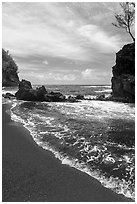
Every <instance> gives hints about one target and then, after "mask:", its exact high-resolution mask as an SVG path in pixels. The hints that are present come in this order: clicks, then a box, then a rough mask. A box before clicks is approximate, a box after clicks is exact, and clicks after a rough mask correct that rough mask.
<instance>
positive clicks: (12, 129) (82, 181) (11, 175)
mask: <svg viewBox="0 0 137 204" xmlns="http://www.w3.org/2000/svg"><path fill="white" fill-rule="evenodd" d="M8 108H9V105H6V104H5V105H3V112H2V113H3V115H2V120H3V121H2V122H3V123H2V134H3V135H2V138H3V139H2V147H3V148H2V153H3V157H2V158H3V159H2V165H3V166H2V171H3V180H2V182H3V188H2V190H3V196H2V197H3V202H17V201H18V202H23V201H26V202H27V201H31V202H33V201H35V202H36V201H37V202H41V201H43V202H44V201H45V202H46V201H47V202H131V201H132V200H131V199H128V198H125V197H124V196H122V195H118V194H116V193H114V192H112V191H111V190H109V189H107V188H104V187H103V186H102V185H101V184H100V182H98V181H97V180H96V179H94V178H92V177H90V176H88V175H87V174H85V173H83V172H81V171H79V170H77V169H74V168H71V167H69V166H67V165H62V164H61V162H60V161H59V160H58V159H56V158H55V157H54V155H53V154H52V153H51V152H49V151H45V150H43V149H42V148H40V147H39V146H38V145H37V144H36V143H35V142H34V141H33V139H32V138H31V135H30V133H29V131H27V130H26V129H25V128H24V127H23V126H22V125H21V124H17V123H15V122H13V121H11V119H10V115H9V114H7V113H6V112H5V111H6V110H7V109H8Z"/></svg>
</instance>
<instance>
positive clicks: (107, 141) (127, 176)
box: [3, 85, 135, 200]
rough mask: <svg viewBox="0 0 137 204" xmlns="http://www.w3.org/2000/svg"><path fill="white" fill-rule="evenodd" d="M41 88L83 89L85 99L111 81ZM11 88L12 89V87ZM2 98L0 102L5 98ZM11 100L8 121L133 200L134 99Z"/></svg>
mask: <svg viewBox="0 0 137 204" xmlns="http://www.w3.org/2000/svg"><path fill="white" fill-rule="evenodd" d="M46 87H47V89H48V90H50V91H60V92H61V93H63V94H65V95H66V96H67V95H77V94H83V95H85V97H86V98H94V97H95V96H96V95H98V94H103V93H104V94H108V93H110V92H111V88H110V86H84V85H81V86H80V85H79V86H78V85H77V86H73V85H72V86H61V85H60V86H59V85H58V86H55V85H54V86H46ZM8 91H10V90H8ZM11 91H12V92H13V93H14V92H15V91H16V89H11ZM11 91H10V92H11ZM3 92H7V89H3ZM6 100H7V99H6ZM6 100H4V103H6V102H9V100H8V101H6ZM11 103H12V108H11V118H12V120H14V121H16V122H21V123H22V124H23V125H24V126H25V128H27V129H28V130H29V131H30V133H31V135H32V138H33V139H34V141H35V142H36V143H37V144H38V145H40V146H41V147H42V148H43V149H45V150H49V151H51V152H53V154H54V155H55V157H57V158H58V159H60V160H61V162H62V164H65V165H69V166H71V167H75V168H77V169H79V170H81V171H83V172H85V173H87V174H89V175H90V176H92V177H94V178H96V179H98V180H99V181H100V182H101V183H102V185H103V186H105V187H107V188H110V189H111V190H113V191H115V192H116V193H118V194H123V195H124V196H126V197H129V198H132V199H133V200H134V198H135V106H134V104H126V103H120V102H111V101H95V100H92V101H89V100H83V101H79V102H78V103H68V102H65V103H48V102H26V101H17V100H13V101H11Z"/></svg>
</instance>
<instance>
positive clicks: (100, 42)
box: [78, 24, 120, 53]
mask: <svg viewBox="0 0 137 204" xmlns="http://www.w3.org/2000/svg"><path fill="white" fill-rule="evenodd" d="M78 31H79V33H80V34H81V35H82V36H84V37H85V39H86V40H87V42H88V43H90V44H91V45H92V46H95V48H96V49H98V52H103V53H110V52H114V51H116V50H118V48H119V42H120V38H119V37H118V36H117V35H115V36H110V35H109V34H107V33H106V32H105V31H103V30H102V29H100V28H99V27H98V26H96V25H91V24H89V25H84V26H81V27H80V28H79V29H78Z"/></svg>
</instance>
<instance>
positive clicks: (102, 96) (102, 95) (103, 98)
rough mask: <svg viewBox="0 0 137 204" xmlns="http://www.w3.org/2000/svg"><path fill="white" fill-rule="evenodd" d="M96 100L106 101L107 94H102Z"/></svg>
mask: <svg viewBox="0 0 137 204" xmlns="http://www.w3.org/2000/svg"><path fill="white" fill-rule="evenodd" d="M95 100H99V101H104V100H105V94H101V95H99V96H96V98H95Z"/></svg>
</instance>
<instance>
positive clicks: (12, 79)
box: [2, 49, 19, 87]
mask: <svg viewBox="0 0 137 204" xmlns="http://www.w3.org/2000/svg"><path fill="white" fill-rule="evenodd" d="M17 72H18V67H17V65H16V63H15V62H14V60H13V59H12V57H11V56H10V55H9V54H8V52H6V51H5V50H4V49H2V86H4V87H7V86H18V84H19V77H18V73H17Z"/></svg>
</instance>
